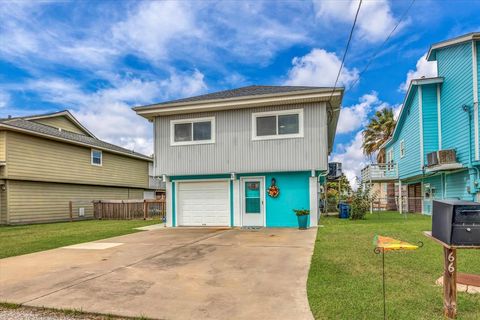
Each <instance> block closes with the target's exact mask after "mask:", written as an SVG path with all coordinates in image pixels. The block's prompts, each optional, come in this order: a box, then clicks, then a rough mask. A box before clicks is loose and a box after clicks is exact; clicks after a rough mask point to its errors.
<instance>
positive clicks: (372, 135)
mask: <svg viewBox="0 0 480 320" xmlns="http://www.w3.org/2000/svg"><path fill="white" fill-rule="evenodd" d="M395 124H396V121H395V117H394V114H393V109H392V108H383V109H382V110H379V111H377V112H375V115H374V116H373V118H372V119H371V120H370V123H369V124H368V125H367V127H366V128H365V130H364V131H363V143H362V148H363V153H364V154H365V155H366V156H372V155H373V154H374V153H375V152H378V155H377V162H378V163H385V149H381V148H380V147H381V146H382V145H383V144H384V143H385V142H386V141H387V140H388V139H389V138H390V137H391V135H392V134H393V130H394V129H395Z"/></svg>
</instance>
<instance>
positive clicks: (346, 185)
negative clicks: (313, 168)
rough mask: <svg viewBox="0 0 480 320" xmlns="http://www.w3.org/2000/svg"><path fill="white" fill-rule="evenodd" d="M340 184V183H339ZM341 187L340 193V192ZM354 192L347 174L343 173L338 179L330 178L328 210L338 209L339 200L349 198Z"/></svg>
mask: <svg viewBox="0 0 480 320" xmlns="http://www.w3.org/2000/svg"><path fill="white" fill-rule="evenodd" d="M339 184H340V185H339ZM339 187H340V194H339V193H338V191H339V189H338V188H339ZM351 194H352V186H351V185H350V181H348V179H347V176H345V175H344V174H342V176H341V177H340V178H338V179H337V180H329V181H328V182H327V211H328V212H334V211H337V204H338V201H339V200H347V199H348V198H349V197H350V196H351Z"/></svg>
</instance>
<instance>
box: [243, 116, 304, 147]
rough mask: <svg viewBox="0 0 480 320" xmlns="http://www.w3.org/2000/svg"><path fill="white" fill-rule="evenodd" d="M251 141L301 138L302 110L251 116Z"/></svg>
mask: <svg viewBox="0 0 480 320" xmlns="http://www.w3.org/2000/svg"><path fill="white" fill-rule="evenodd" d="M252 129H253V130H252V140H267V139H283V138H300V137H303V109H297V110H283V111H273V112H259V113H253V114H252Z"/></svg>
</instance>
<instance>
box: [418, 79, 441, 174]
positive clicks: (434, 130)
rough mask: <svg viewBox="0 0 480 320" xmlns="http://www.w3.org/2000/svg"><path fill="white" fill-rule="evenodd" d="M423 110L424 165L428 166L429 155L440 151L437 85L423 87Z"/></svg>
mask: <svg viewBox="0 0 480 320" xmlns="http://www.w3.org/2000/svg"><path fill="white" fill-rule="evenodd" d="M422 110H423V113H422V114H423V117H422V118H423V119H422V120H423V153H424V156H423V163H424V164H425V165H426V164H427V154H428V153H430V152H433V151H437V150H439V149H440V148H439V146H438V112H437V84H429V85H423V86H422Z"/></svg>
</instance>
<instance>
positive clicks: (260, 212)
mask: <svg viewBox="0 0 480 320" xmlns="http://www.w3.org/2000/svg"><path fill="white" fill-rule="evenodd" d="M264 181H265V180H264V178H263V177H260V178H242V179H241V180H240V182H241V185H242V226H246V227H261V226H264V225H265V209H264V198H265V188H264Z"/></svg>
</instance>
